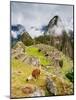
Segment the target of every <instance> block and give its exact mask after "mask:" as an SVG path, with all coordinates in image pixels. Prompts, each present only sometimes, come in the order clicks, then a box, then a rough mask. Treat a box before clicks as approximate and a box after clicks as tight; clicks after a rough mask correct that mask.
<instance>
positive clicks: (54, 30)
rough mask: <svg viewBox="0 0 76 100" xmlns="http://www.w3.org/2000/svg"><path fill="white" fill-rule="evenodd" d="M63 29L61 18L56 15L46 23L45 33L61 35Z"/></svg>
mask: <svg viewBox="0 0 76 100" xmlns="http://www.w3.org/2000/svg"><path fill="white" fill-rule="evenodd" d="M63 30H65V29H64V25H63V23H62V20H61V18H60V17H59V16H58V15H56V16H54V17H53V18H52V19H51V20H50V22H49V24H48V30H47V33H49V34H50V35H55V36H57V35H62V32H63Z"/></svg>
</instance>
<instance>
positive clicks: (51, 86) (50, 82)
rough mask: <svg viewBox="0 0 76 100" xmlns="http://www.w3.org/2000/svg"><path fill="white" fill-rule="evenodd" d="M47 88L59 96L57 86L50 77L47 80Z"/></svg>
mask: <svg viewBox="0 0 76 100" xmlns="http://www.w3.org/2000/svg"><path fill="white" fill-rule="evenodd" d="M46 88H47V90H48V91H49V92H50V93H51V94H52V95H57V90H56V86H55V84H54V82H53V80H52V79H51V78H50V77H47V78H46Z"/></svg>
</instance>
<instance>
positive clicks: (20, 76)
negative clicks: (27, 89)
mask: <svg viewBox="0 0 76 100" xmlns="http://www.w3.org/2000/svg"><path fill="white" fill-rule="evenodd" d="M34 68H35V67H33V66H30V65H28V64H25V63H23V62H21V61H20V60H16V59H12V72H11V75H12V76H11V79H12V80H11V90H12V91H11V94H12V97H20V96H21V97H22V96H27V95H26V94H24V93H22V91H21V88H22V87H23V86H25V85H26V84H28V83H29V84H33V85H37V86H43V85H44V84H45V73H43V72H42V71H41V73H40V76H39V77H38V79H36V80H32V81H29V82H27V81H26V79H27V78H28V77H29V76H30V75H31V73H32V70H33V69H34ZM29 69H30V70H29Z"/></svg>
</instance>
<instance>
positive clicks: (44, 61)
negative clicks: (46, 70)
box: [26, 46, 50, 65]
mask: <svg viewBox="0 0 76 100" xmlns="http://www.w3.org/2000/svg"><path fill="white" fill-rule="evenodd" d="M26 53H27V54H28V55H29V56H34V57H37V58H38V59H39V60H40V64H42V65H48V64H50V61H48V60H47V59H46V57H45V56H44V54H43V53H42V52H38V48H36V47H33V46H30V47H27V48H26Z"/></svg>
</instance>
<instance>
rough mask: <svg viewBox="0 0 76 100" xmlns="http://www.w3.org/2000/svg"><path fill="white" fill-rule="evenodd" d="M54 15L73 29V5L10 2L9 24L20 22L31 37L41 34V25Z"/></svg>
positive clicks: (45, 23)
mask: <svg viewBox="0 0 76 100" xmlns="http://www.w3.org/2000/svg"><path fill="white" fill-rule="evenodd" d="M55 15H58V16H60V18H61V20H62V22H63V24H64V26H65V27H66V28H70V29H73V6H67V5H51V4H36V3H21V2H11V25H16V24H22V25H23V26H24V27H25V29H26V31H27V32H29V34H30V35H31V36H32V37H35V36H38V35H40V34H42V32H41V30H40V29H41V28H42V26H45V25H47V24H48V23H49V21H50V20H51V18H53V16H55Z"/></svg>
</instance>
